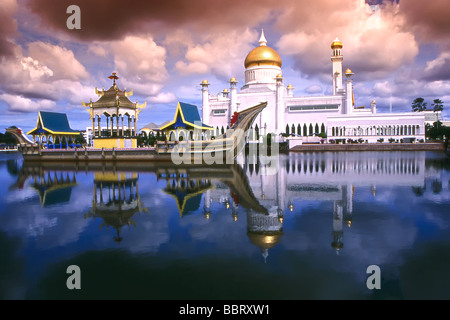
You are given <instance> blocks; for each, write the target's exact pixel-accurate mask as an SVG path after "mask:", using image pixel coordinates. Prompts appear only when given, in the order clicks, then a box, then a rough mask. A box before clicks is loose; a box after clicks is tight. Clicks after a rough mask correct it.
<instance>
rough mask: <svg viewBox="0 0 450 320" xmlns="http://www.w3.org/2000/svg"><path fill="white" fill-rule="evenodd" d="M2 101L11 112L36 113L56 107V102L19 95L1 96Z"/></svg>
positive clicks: (5, 94) (6, 94)
mask: <svg viewBox="0 0 450 320" xmlns="http://www.w3.org/2000/svg"><path fill="white" fill-rule="evenodd" d="M0 100H3V101H4V102H6V103H7V104H8V106H9V108H10V110H11V111H17V112H35V111H39V110H49V109H53V108H54V107H55V105H56V103H55V102H54V101H51V100H46V99H40V100H32V99H28V98H24V97H22V96H19V95H12V94H8V93H4V94H1V95H0Z"/></svg>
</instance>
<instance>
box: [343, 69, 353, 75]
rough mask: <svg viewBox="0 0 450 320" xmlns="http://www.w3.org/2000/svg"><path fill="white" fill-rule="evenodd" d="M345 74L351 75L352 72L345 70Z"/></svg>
mask: <svg viewBox="0 0 450 320" xmlns="http://www.w3.org/2000/svg"><path fill="white" fill-rule="evenodd" d="M345 74H353V72H352V70H350V69H347V70H345Z"/></svg>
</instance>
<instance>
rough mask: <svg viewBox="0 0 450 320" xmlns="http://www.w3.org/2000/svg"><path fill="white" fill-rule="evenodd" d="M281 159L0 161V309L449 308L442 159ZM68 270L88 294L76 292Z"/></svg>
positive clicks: (449, 234) (448, 204) (447, 200)
mask: <svg viewBox="0 0 450 320" xmlns="http://www.w3.org/2000/svg"><path fill="white" fill-rule="evenodd" d="M260 160H261V159H260ZM272 160H274V159H272ZM275 160H276V159H275ZM275 160H274V161H273V162H272V163H271V164H270V165H268V164H267V163H266V161H262V162H261V161H257V160H255V159H247V160H246V162H245V163H244V164H235V165H223V166H191V167H182V166H174V165H172V166H171V165H162V164H157V165H153V164H138V165H136V164H118V165H112V164H108V165H104V166H102V165H100V164H95V163H90V164H89V165H87V166H85V165H75V164H51V165H50V164H29V163H24V162H23V160H22V159H21V156H20V155H11V154H10V155H0V179H1V184H0V248H1V249H0V250H1V260H0V298H1V299H166V300H179V299H233V300H236V299H286V300H292V299H449V298H450V163H449V162H450V160H449V158H448V157H446V156H445V154H443V153H428V152H361V153H293V154H289V155H282V156H280V157H279V158H278V161H277V162H276V161H275ZM269 167H270V168H269ZM71 265H76V266H78V267H79V269H80V271H81V273H80V284H81V289H79V290H76V289H74V290H69V289H68V288H67V284H66V283H67V279H68V277H69V276H70V273H67V268H68V267H69V266H71ZM372 265H375V266H378V267H379V271H380V272H379V273H378V274H372V272H368V267H369V266H372ZM376 275H377V276H378V278H377V279H375V278H373V277H372V276H376ZM369 277H371V278H370V281H369V282H371V283H375V282H376V281H377V280H379V281H378V283H379V285H380V289H377V288H373V287H372V288H371V289H370V288H368V285H367V283H368V279H369ZM374 279H375V280H374Z"/></svg>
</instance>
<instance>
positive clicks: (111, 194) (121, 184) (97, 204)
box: [85, 171, 148, 242]
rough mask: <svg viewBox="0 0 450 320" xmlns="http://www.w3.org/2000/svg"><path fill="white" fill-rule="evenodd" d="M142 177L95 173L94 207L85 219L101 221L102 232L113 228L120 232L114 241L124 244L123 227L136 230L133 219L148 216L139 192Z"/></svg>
mask: <svg viewBox="0 0 450 320" xmlns="http://www.w3.org/2000/svg"><path fill="white" fill-rule="evenodd" d="M138 178H139V175H138V173H136V172H131V173H129V172H112V171H110V172H95V174H94V189H93V191H94V195H93V198H92V206H91V208H90V209H89V211H88V213H86V214H85V218H90V217H92V218H101V219H102V220H103V222H102V223H101V224H100V229H102V228H103V227H106V228H107V229H108V228H109V227H112V228H114V229H115V230H116V233H117V234H116V236H115V237H114V240H115V241H117V242H120V241H122V237H121V235H120V232H121V230H122V228H123V227H125V226H127V227H130V225H132V226H134V227H136V222H135V220H134V219H133V216H134V215H135V214H136V213H138V214H140V213H142V212H145V213H148V208H146V207H145V206H143V204H142V202H141V197H140V195H139V189H138V183H137V181H138Z"/></svg>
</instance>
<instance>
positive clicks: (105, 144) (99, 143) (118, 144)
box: [94, 138, 137, 149]
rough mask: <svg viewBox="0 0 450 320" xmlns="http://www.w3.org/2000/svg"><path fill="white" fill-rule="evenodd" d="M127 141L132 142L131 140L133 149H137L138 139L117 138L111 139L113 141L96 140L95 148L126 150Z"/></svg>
mask: <svg viewBox="0 0 450 320" xmlns="http://www.w3.org/2000/svg"><path fill="white" fill-rule="evenodd" d="M125 140H128V141H130V140H131V148H136V147H137V140H136V139H117V138H111V139H94V148H99V149H101V148H105V149H112V148H125V145H126V143H125Z"/></svg>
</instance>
